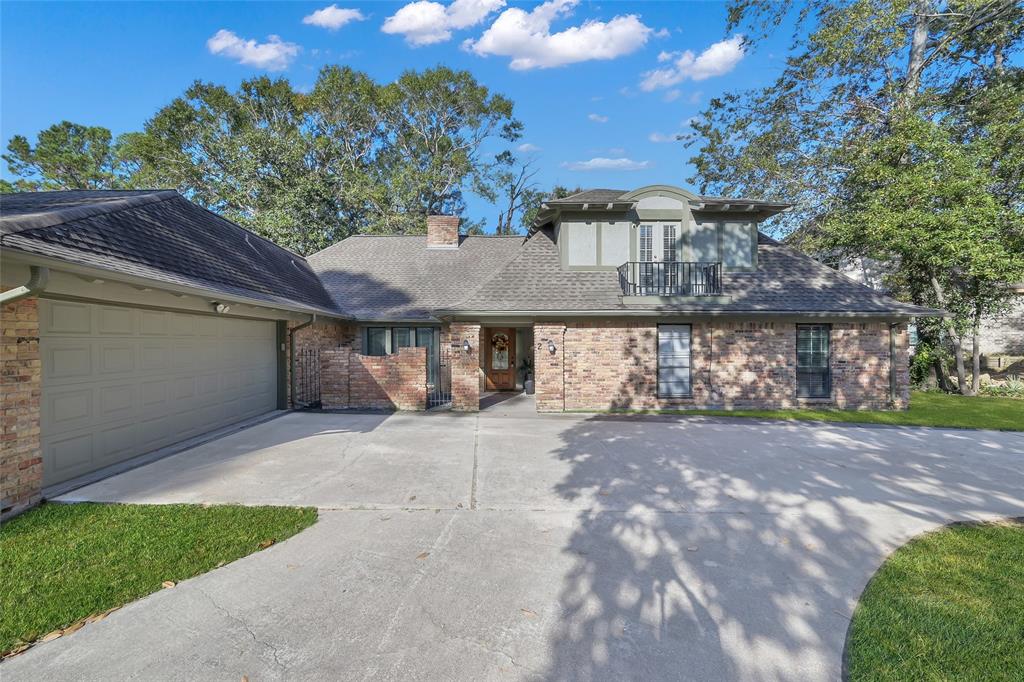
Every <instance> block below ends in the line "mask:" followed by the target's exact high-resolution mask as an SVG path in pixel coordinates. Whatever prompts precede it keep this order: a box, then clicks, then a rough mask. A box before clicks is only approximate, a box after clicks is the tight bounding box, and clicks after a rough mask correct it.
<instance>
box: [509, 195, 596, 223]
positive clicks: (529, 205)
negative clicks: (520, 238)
mask: <svg viewBox="0 0 1024 682" xmlns="http://www.w3.org/2000/svg"><path fill="white" fill-rule="evenodd" d="M582 191H583V188H582V187H575V188H573V189H570V188H568V187H565V186H564V185H555V186H554V187H552V188H551V191H550V192H533V193H532V194H531V195H530V196H529V197H528V198H527V199H528V200H525V201H524V202H523V206H522V215H523V217H522V220H521V224H522V226H523V227H524V228H526V229H529V228H530V227H531V226H532V225H533V223H534V221H535V220H536V219H537V214H538V213H540V211H541V208H542V207H543V204H544V202H545V201H549V200H551V199H564V198H565V197H568V196H572V195H573V194H579V193H580V192H582Z"/></svg>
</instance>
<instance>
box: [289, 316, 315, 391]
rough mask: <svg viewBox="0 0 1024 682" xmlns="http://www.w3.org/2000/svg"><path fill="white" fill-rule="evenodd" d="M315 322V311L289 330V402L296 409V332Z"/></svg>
mask: <svg viewBox="0 0 1024 682" xmlns="http://www.w3.org/2000/svg"><path fill="white" fill-rule="evenodd" d="M314 322H316V313H313V317H311V318H309V319H308V320H306V321H305V322H303V323H302V324H300V325H298V326H297V327H292V328H291V329H289V330H288V372H289V385H290V386H291V393H290V394H289V396H288V402H289V403H290V404H291V406H292V409H295V332H297V331H299V330H300V329H305V328H306V327H308V326H309V325H311V324H313V323H314Z"/></svg>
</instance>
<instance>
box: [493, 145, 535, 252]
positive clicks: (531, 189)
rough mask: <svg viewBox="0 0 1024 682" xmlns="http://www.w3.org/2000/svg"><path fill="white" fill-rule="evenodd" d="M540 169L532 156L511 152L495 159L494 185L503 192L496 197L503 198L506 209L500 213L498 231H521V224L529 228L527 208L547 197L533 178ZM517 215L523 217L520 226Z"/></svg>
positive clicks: (498, 232)
mask: <svg viewBox="0 0 1024 682" xmlns="http://www.w3.org/2000/svg"><path fill="white" fill-rule="evenodd" d="M537 172H538V169H537V168H536V167H534V165H533V160H532V159H526V160H520V159H517V158H516V157H515V156H513V155H512V152H509V151H505V152H502V153H501V154H499V155H498V157H497V159H496V160H495V171H494V186H495V189H496V190H497V192H500V195H498V197H496V198H500V200H501V202H502V203H501V207H502V208H501V211H500V212H499V213H498V223H497V226H496V227H495V230H494V232H495V234H506V235H507V234H518V233H519V228H520V227H522V228H524V229H529V227H530V225H529V224H527V223H526V222H525V220H524V218H525V215H526V214H525V211H524V208H525V207H528V206H532V205H534V204H539V203H540V201H541V200H542V199H543V196H542V195H541V193H540V192H539V191H538V190H537V183H535V182H534V181H533V178H534V177H535V176H536V175H537ZM492 200H494V199H492ZM517 215H519V216H520V218H521V219H520V222H519V225H516V224H515V220H516V216H517Z"/></svg>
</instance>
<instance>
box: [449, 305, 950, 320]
mask: <svg viewBox="0 0 1024 682" xmlns="http://www.w3.org/2000/svg"><path fill="white" fill-rule="evenodd" d="M433 312H434V315H436V316H437V317H445V318H450V317H480V318H487V317H539V318H555V317H739V318H747V319H749V318H757V317H775V318H778V317H783V318H785V317H791V318H801V319H802V318H832V319H844V318H849V319H883V320H908V319H911V318H914V317H944V316H947V315H948V313H945V312H944V311H941V310H927V311H924V312H901V311H896V310H880V311H835V310H832V311H814V310H800V311H789V310H692V309H691V310H673V309H671V308H648V309H635V308H634V309H620V310H615V309H612V310H435V311H433Z"/></svg>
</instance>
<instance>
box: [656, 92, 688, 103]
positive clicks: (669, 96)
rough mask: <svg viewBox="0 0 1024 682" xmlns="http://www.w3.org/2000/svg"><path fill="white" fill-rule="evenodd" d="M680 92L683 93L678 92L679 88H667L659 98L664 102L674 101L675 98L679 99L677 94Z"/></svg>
mask: <svg viewBox="0 0 1024 682" xmlns="http://www.w3.org/2000/svg"><path fill="white" fill-rule="evenodd" d="M682 94H683V93H682V92H680V91H679V90H669V91H668V92H666V93H665V94H664V95H662V96H661V99H662V100H664V101H666V102H675V101H676V100H677V99H679V96H680V95H682Z"/></svg>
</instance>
